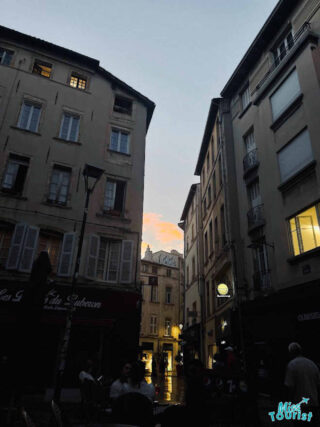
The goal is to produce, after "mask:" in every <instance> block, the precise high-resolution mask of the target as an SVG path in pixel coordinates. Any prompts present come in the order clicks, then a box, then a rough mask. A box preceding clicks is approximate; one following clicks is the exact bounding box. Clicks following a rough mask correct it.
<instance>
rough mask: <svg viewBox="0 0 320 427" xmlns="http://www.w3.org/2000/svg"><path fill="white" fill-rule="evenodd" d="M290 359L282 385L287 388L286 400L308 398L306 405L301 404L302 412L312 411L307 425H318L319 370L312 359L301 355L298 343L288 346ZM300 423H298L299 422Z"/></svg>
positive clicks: (297, 401)
mask: <svg viewBox="0 0 320 427" xmlns="http://www.w3.org/2000/svg"><path fill="white" fill-rule="evenodd" d="M288 350H289V354H290V356H291V358H292V360H291V361H290V362H289V363H288V366H287V370H286V376H285V381H284V385H285V386H286V388H287V393H288V401H291V402H292V403H294V404H297V403H299V402H301V400H302V398H307V399H309V404H308V406H306V405H303V407H302V408H301V410H303V412H310V411H311V412H312V420H311V423H308V426H319V425H320V418H319V389H320V372H319V369H318V367H317V365H316V364H315V363H314V362H312V360H310V359H307V358H306V357H303V356H302V348H301V346H300V344H298V343H296V342H293V343H291V344H290V345H289V347H288ZM299 425H300V424H299Z"/></svg>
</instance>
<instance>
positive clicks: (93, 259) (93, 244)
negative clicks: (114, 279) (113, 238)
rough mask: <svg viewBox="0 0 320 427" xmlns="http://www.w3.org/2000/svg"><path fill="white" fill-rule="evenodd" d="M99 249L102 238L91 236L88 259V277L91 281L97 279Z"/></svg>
mask: <svg viewBox="0 0 320 427" xmlns="http://www.w3.org/2000/svg"><path fill="white" fill-rule="evenodd" d="M99 247H100V237H99V236H97V235H95V234H91V235H90V237H89V251H88V259H87V277H89V278H90V279H95V278H96V271H97V261H98V255H99Z"/></svg>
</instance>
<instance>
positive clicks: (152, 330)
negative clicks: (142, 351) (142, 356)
mask: <svg viewBox="0 0 320 427" xmlns="http://www.w3.org/2000/svg"><path fill="white" fill-rule="evenodd" d="M157 332H158V325H157V316H151V317H150V334H156V333H157Z"/></svg>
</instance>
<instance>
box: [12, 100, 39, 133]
mask: <svg viewBox="0 0 320 427" xmlns="http://www.w3.org/2000/svg"><path fill="white" fill-rule="evenodd" d="M25 106H29V107H31V110H30V112H29V114H28V119H27V125H26V127H22V126H21V122H22V117H23V110H24V108H25ZM42 107H43V105H42V104H41V103H40V102H37V101H31V100H29V99H24V100H23V101H22V104H21V107H20V113H19V117H18V123H17V127H18V128H19V129H21V130H25V131H28V132H33V133H39V125H40V119H41V114H42ZM35 108H39V110H40V111H39V116H38V118H37V124H36V128H35V129H30V127H31V122H32V116H33V114H34V111H35Z"/></svg>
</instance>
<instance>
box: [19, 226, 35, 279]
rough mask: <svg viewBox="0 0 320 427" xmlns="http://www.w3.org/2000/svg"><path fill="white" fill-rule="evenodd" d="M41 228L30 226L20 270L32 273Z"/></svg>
mask: <svg viewBox="0 0 320 427" xmlns="http://www.w3.org/2000/svg"><path fill="white" fill-rule="evenodd" d="M38 236H39V228H38V227H33V226H29V227H28V230H27V232H26V237H25V241H24V245H23V250H22V255H21V261H20V265H19V271H22V272H24V273H30V271H31V269H32V264H33V259H34V255H35V252H36V249H37V245H38Z"/></svg>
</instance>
